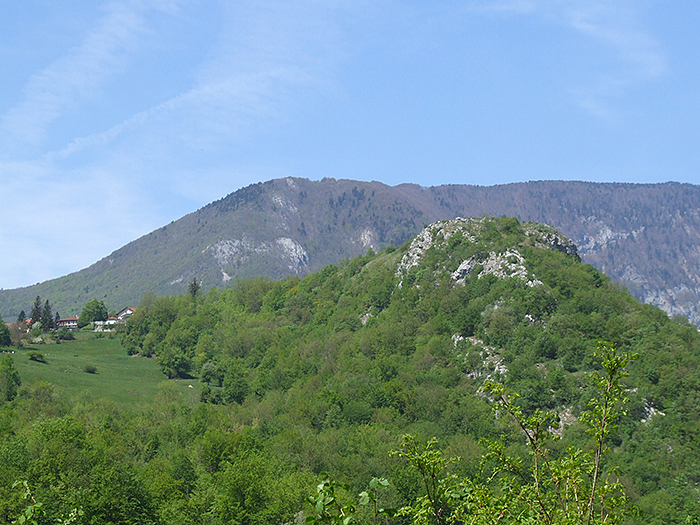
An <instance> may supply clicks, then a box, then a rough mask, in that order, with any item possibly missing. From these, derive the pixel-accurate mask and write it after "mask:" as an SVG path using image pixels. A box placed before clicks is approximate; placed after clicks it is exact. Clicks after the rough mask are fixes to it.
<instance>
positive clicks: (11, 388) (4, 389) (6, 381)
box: [0, 355, 22, 401]
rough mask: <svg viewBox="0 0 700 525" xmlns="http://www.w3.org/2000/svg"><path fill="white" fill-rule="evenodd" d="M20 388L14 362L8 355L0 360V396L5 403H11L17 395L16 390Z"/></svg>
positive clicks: (20, 382)
mask: <svg viewBox="0 0 700 525" xmlns="http://www.w3.org/2000/svg"><path fill="white" fill-rule="evenodd" d="M20 386H22V380H21V379H20V377H19V372H18V371H17V369H16V368H15V362H14V361H13V360H12V357H11V356H9V355H5V356H3V358H2V359H0V396H2V398H3V399H4V400H5V401H12V400H13V399H14V398H15V396H16V395H17V389H18V388H19V387H20Z"/></svg>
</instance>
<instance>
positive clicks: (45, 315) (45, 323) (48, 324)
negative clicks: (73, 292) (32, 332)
mask: <svg viewBox="0 0 700 525" xmlns="http://www.w3.org/2000/svg"><path fill="white" fill-rule="evenodd" d="M53 327H54V321H53V312H52V311H51V304H50V303H49V300H48V299H46V302H45V303H44V309H43V310H42V312H41V328H42V329H43V330H44V332H48V331H49V330H53Z"/></svg>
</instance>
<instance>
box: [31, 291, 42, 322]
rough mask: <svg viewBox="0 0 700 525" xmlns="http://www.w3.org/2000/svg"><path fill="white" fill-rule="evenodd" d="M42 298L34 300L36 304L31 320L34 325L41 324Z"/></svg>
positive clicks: (33, 306)
mask: <svg viewBox="0 0 700 525" xmlns="http://www.w3.org/2000/svg"><path fill="white" fill-rule="evenodd" d="M41 313H42V309H41V297H39V296H38V295H37V296H36V299H34V304H33V305H32V313H31V315H30V316H29V318H30V319H31V320H32V324H34V323H40V322H41Z"/></svg>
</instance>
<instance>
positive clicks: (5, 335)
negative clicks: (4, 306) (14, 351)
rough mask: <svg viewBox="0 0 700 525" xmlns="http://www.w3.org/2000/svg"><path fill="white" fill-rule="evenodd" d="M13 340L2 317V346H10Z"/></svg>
mask: <svg viewBox="0 0 700 525" xmlns="http://www.w3.org/2000/svg"><path fill="white" fill-rule="evenodd" d="M11 344H12V338H11V337H10V328H9V327H8V326H7V325H6V324H5V321H3V320H2V316H1V315H0V346H10V345H11Z"/></svg>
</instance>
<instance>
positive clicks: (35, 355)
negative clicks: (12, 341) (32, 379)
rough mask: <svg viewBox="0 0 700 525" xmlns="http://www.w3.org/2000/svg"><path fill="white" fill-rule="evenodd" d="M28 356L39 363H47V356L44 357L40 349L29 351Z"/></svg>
mask: <svg viewBox="0 0 700 525" xmlns="http://www.w3.org/2000/svg"><path fill="white" fill-rule="evenodd" d="M27 356H28V357H29V360H30V361H36V362H37V363H46V358H45V357H44V354H42V353H41V352H39V351H38V350H32V351H30V352H27Z"/></svg>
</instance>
